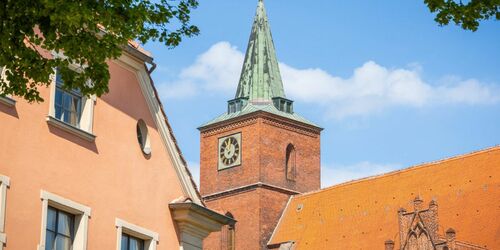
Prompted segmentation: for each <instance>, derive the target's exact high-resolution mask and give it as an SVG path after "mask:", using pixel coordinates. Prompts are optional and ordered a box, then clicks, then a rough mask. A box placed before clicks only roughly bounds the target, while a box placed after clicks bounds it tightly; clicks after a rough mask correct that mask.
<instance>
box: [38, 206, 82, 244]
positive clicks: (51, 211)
mask: <svg viewBox="0 0 500 250" xmlns="http://www.w3.org/2000/svg"><path fill="white" fill-rule="evenodd" d="M74 225H75V215H74V214H70V213H67V212H64V211H62V210H59V209H57V208H53V207H51V206H49V208H48V210H47V228H46V232H45V233H46V235H45V250H71V246H72V244H73V239H74V237H75V234H74V231H75V230H74V229H75V226H74Z"/></svg>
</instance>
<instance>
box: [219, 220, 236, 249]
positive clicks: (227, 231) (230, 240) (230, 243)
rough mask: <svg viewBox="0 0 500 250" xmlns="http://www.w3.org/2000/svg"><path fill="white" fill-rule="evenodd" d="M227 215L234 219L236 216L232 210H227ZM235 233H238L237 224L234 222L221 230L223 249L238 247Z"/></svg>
mask: <svg viewBox="0 0 500 250" xmlns="http://www.w3.org/2000/svg"><path fill="white" fill-rule="evenodd" d="M225 215H226V216H227V217H229V218H231V219H234V216H233V215H232V214H231V213H230V212H227V213H226V214H225ZM235 235H236V225H234V224H230V225H225V226H224V227H223V229H222V230H221V249H223V250H234V249H236V247H235Z"/></svg>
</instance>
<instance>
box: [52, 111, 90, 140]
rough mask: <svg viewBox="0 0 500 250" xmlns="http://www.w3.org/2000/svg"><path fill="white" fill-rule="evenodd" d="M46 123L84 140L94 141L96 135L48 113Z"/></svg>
mask: <svg viewBox="0 0 500 250" xmlns="http://www.w3.org/2000/svg"><path fill="white" fill-rule="evenodd" d="M47 123H48V124H49V125H52V126H54V127H56V128H59V129H62V130H64V131H66V132H68V133H71V134H74V135H76V136H78V137H80V138H82V139H84V140H86V141H89V142H94V141H95V138H96V136H95V135H93V134H91V133H89V132H87V131H85V130H82V129H79V128H77V127H75V126H72V125H70V124H67V123H65V122H63V121H61V120H59V119H56V118H54V117H52V116H50V115H48V116H47Z"/></svg>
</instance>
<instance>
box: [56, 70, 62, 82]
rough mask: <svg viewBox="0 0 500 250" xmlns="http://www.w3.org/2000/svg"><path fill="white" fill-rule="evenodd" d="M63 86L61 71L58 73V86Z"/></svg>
mask: <svg viewBox="0 0 500 250" xmlns="http://www.w3.org/2000/svg"><path fill="white" fill-rule="evenodd" d="M62 84H63V81H62V78H61V74H60V73H59V71H56V85H57V86H62Z"/></svg>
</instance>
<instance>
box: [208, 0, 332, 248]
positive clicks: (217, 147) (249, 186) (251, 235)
mask: <svg viewBox="0 0 500 250" xmlns="http://www.w3.org/2000/svg"><path fill="white" fill-rule="evenodd" d="M304 87H307V86H304ZM199 130H200V140H201V143H200V144H201V149H200V150H201V152H200V154H201V157H200V179H201V180H200V192H201V195H202V197H203V200H204V202H205V203H206V204H207V206H208V207H209V208H211V209H214V210H217V211H219V212H222V213H224V214H226V215H227V216H230V217H233V218H234V219H235V220H236V221H237V223H236V224H235V225H231V226H227V228H224V229H223V230H222V231H221V232H220V233H212V234H211V235H210V236H209V237H208V238H207V239H206V240H205V241H204V249H210V250H220V249H223V250H225V249H231V250H234V249H238V250H240V249H241V250H253V249H256V250H257V249H266V245H267V241H268V240H269V237H270V236H271V234H272V232H273V230H274V228H275V226H276V224H277V222H278V220H279V217H280V215H281V213H282V211H283V209H284V208H285V206H286V204H287V201H288V199H289V197H290V195H294V194H299V193H303V192H308V191H312V190H317V189H319V188H320V133H321V130H322V129H321V128H320V127H318V126H317V125H315V124H314V123H312V122H310V121H308V120H306V119H305V118H303V117H302V116H300V115H298V114H297V113H296V112H294V109H293V101H292V100H289V99H287V98H286V95H285V90H284V88H283V82H282V80H281V75H280V71H279V67H278V60H277V58H276V53H275V49H274V44H273V39H272V36H271V30H270V28H269V23H268V18H267V15H266V11H265V8H264V3H263V2H262V0H259V3H258V6H257V13H256V16H255V20H254V23H253V27H252V31H251V34H250V41H249V43H248V48H247V52H246V56H245V61H244V64H243V69H242V72H241V77H240V81H239V83H238V88H237V91H236V96H235V98H234V99H232V100H230V101H228V108H227V112H226V113H224V114H223V115H221V116H219V117H217V118H215V119H213V120H212V121H210V122H208V123H206V124H204V125H202V126H201V127H200V128H199Z"/></svg>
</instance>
